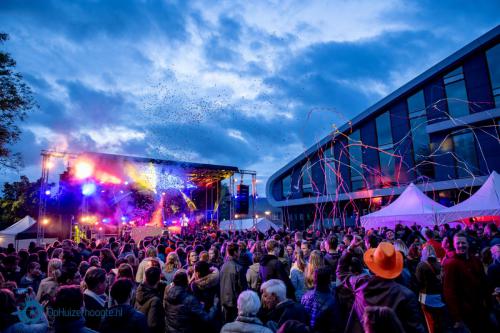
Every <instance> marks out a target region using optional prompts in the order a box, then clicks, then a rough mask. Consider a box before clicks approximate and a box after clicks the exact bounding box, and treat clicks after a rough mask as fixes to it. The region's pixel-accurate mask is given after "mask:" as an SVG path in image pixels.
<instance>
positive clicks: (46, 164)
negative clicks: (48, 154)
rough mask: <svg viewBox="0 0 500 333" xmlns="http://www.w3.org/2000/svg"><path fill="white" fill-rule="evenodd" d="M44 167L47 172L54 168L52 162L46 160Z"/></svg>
mask: <svg viewBox="0 0 500 333" xmlns="http://www.w3.org/2000/svg"><path fill="white" fill-rule="evenodd" d="M45 167H46V168H47V169H49V170H50V169H52V168H53V167H54V162H52V161H51V160H48V161H47V162H45Z"/></svg>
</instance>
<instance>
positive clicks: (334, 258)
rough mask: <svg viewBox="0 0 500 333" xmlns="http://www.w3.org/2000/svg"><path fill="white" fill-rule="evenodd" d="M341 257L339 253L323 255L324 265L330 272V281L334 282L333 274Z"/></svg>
mask: <svg viewBox="0 0 500 333" xmlns="http://www.w3.org/2000/svg"><path fill="white" fill-rule="evenodd" d="M340 257H341V253H340V252H338V251H337V252H334V253H327V254H325V264H326V265H327V266H328V267H330V269H331V271H332V279H333V280H335V273H336V272H337V266H338V264H339V260H340Z"/></svg>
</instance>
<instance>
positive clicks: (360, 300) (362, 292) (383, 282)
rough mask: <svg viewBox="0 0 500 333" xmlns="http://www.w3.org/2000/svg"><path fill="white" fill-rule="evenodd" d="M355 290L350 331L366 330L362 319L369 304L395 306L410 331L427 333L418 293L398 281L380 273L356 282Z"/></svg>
mask: <svg viewBox="0 0 500 333" xmlns="http://www.w3.org/2000/svg"><path fill="white" fill-rule="evenodd" d="M352 283H353V284H352V288H353V290H352V291H353V293H354V305H353V308H352V310H353V312H354V313H353V316H351V320H350V321H349V322H348V324H347V325H348V327H347V330H348V331H350V332H363V329H362V324H361V320H362V318H363V313H364V311H365V308H366V307H367V306H387V307H389V308H392V309H393V310H394V312H395V313H396V315H397V316H398V318H399V320H400V321H401V323H402V324H403V327H404V329H405V332H407V333H413V332H415V333H417V332H418V333H426V332H427V328H426V326H425V319H424V316H423V314H422V310H421V308H420V304H419V303H418V300H417V296H416V295H415V294H414V293H413V292H412V291H411V290H410V289H408V288H406V287H404V286H402V285H400V284H399V283H397V282H395V281H394V280H387V279H382V278H380V277H377V276H371V277H369V278H358V279H356V280H355V281H353V282H352Z"/></svg>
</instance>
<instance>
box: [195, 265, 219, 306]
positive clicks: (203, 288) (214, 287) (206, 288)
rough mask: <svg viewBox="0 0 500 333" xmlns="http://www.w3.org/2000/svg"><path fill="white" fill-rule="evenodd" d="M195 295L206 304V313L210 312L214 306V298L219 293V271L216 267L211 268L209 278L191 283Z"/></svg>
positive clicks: (205, 277)
mask: <svg viewBox="0 0 500 333" xmlns="http://www.w3.org/2000/svg"><path fill="white" fill-rule="evenodd" d="M190 288H191V291H192V292H193V295H194V296H195V297H196V298H197V299H198V300H199V301H200V302H201V303H203V304H204V309H205V311H209V310H210V308H211V307H212V305H213V304H214V297H215V295H217V293H218V292H219V270H218V269H217V268H216V267H211V268H210V273H209V274H208V275H207V276H204V277H202V278H199V279H197V280H194V281H193V282H191V285H190Z"/></svg>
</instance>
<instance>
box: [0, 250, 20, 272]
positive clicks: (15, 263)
mask: <svg viewBox="0 0 500 333" xmlns="http://www.w3.org/2000/svg"><path fill="white" fill-rule="evenodd" d="M2 264H3V268H4V270H5V271H6V272H12V273H14V272H16V271H18V269H19V258H18V257H17V256H16V255H13V254H10V255H8V256H7V257H5V258H4V259H3V260H2Z"/></svg>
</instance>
